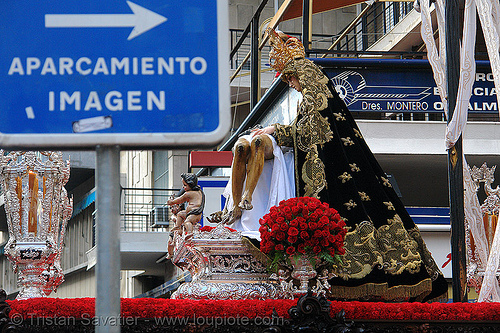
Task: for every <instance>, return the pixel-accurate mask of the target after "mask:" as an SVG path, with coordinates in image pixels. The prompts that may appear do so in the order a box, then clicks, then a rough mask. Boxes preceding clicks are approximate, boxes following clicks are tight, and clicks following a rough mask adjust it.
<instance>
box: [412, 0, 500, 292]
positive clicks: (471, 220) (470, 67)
mask: <svg viewBox="0 0 500 333" xmlns="http://www.w3.org/2000/svg"><path fill="white" fill-rule="evenodd" d="M417 1H418V0H417ZM476 6H477V9H476ZM419 9H420V11H421V17H422V27H421V34H422V39H423V40H424V42H425V44H426V47H427V54H428V58H429V62H430V64H431V67H432V71H433V73H434V80H435V81H436V85H437V88H438V92H439V95H440V97H441V101H442V102H443V106H444V110H445V112H446V111H447V95H446V67H445V65H446V54H445V48H444V42H445V38H444V33H443V32H445V20H444V9H445V7H444V2H443V0H436V2H435V10H436V17H437V24H438V29H439V33H440V38H439V51H438V47H437V46H436V43H435V39H434V35H433V28H432V21H431V7H430V6H429V0H420V8H419ZM476 12H477V13H478V14H479V18H480V20H481V26H482V28H483V34H484V36H485V40H486V46H487V48H488V55H489V57H490V63H491V67H492V72H493V76H494V81H495V88H496V90H497V91H500V90H499V87H500V56H499V52H498V50H499V46H500V43H499V32H500V4H499V2H498V0H466V2H465V8H464V31H463V35H462V45H461V47H460V81H459V89H458V94H457V103H456V106H455V110H454V111H453V116H452V118H451V119H450V121H449V122H448V125H447V127H446V133H445V146H446V148H447V149H450V148H452V147H453V146H454V145H455V143H456V141H457V140H458V138H459V137H460V135H461V134H462V133H463V131H464V128H465V126H466V124H467V112H468V106H469V100H470V96H471V93H472V86H473V84H474V81H475V75H476V66H475V59H474V48H475V44H476V29H477V28H476ZM497 102H498V105H499V106H500V96H499V95H498V94H497ZM446 117H447V119H449V117H448V114H446ZM463 165H464V170H463V172H464V188H465V189H466V190H465V192H464V204H465V218H466V221H467V223H468V226H469V230H470V231H471V233H472V235H473V237H474V240H475V244H476V253H477V254H478V256H479V260H481V262H482V263H485V262H487V266H486V272H485V276H484V280H483V284H482V286H481V292H480V295H479V299H478V301H500V288H499V286H498V281H497V280H496V276H495V274H496V270H497V268H498V266H499V261H500V232H499V233H495V237H494V243H493V246H492V249H491V255H490V256H488V253H489V249H488V245H487V242H486V237H485V231H484V225H483V223H482V216H481V211H480V207H479V201H478V200H477V195H476V192H475V191H473V190H472V189H473V188H474V186H475V185H474V184H473V182H472V178H471V176H470V172H469V169H468V166H467V162H466V160H465V156H463ZM499 225H500V224H499Z"/></svg>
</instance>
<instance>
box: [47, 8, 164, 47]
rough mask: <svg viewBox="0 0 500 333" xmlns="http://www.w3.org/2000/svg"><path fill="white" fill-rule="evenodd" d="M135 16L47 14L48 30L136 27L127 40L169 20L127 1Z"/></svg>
mask: <svg viewBox="0 0 500 333" xmlns="http://www.w3.org/2000/svg"><path fill="white" fill-rule="evenodd" d="M127 4H128V5H129V7H130V9H132V11H133V12H134V13H133V14H46V15H45V27H46V28H123V27H134V29H133V30H132V32H131V33H130V35H129V36H128V38H127V40H131V39H132V38H134V37H137V36H139V35H140V34H142V33H144V32H146V31H148V30H150V29H153V28H154V27H156V26H157V25H160V24H162V23H163V22H165V21H166V20H167V18H166V17H163V16H161V15H159V14H156V13H155V12H152V11H150V10H149V9H146V8H144V7H141V6H139V5H136V4H135V3H133V2H130V1H127Z"/></svg>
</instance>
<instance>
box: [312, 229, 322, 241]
mask: <svg viewBox="0 0 500 333" xmlns="http://www.w3.org/2000/svg"><path fill="white" fill-rule="evenodd" d="M322 237H323V232H321V230H316V231H315V232H314V234H313V238H316V239H317V238H322Z"/></svg>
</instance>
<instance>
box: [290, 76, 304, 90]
mask: <svg viewBox="0 0 500 333" xmlns="http://www.w3.org/2000/svg"><path fill="white" fill-rule="evenodd" d="M287 82H288V85H289V86H290V87H292V88H293V89H295V90H297V91H298V92H301V91H302V87H301V86H300V83H299V79H297V77H295V75H290V76H288V77H287Z"/></svg>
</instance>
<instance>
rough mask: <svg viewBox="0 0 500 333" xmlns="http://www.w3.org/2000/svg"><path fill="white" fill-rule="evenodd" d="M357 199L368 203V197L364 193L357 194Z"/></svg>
mask: <svg viewBox="0 0 500 333" xmlns="http://www.w3.org/2000/svg"><path fill="white" fill-rule="evenodd" d="M358 194H359V197H360V198H361V200H362V201H370V200H371V199H370V196H368V194H366V193H365V192H358Z"/></svg>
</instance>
